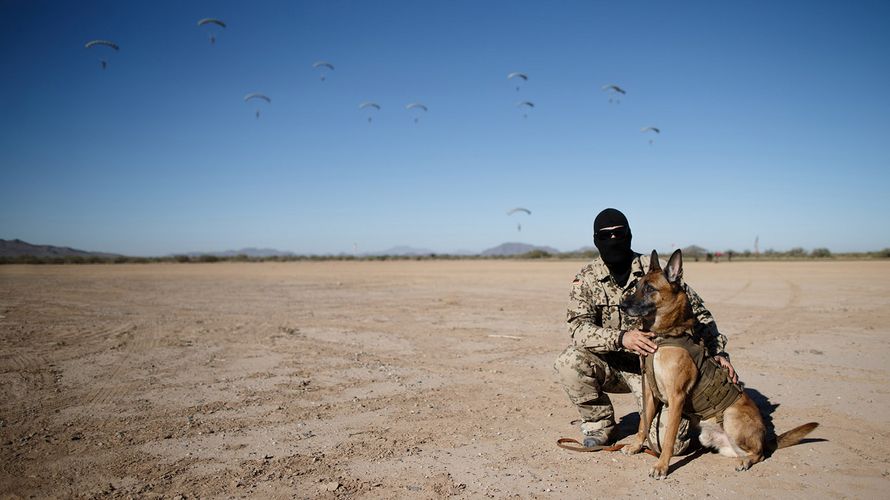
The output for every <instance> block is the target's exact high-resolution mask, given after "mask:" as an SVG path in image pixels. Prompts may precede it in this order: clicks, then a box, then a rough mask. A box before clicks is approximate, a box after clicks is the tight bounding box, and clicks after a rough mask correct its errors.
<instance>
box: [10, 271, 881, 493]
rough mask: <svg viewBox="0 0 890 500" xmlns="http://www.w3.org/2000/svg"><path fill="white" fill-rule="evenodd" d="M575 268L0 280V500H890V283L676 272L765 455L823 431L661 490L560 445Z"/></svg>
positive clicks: (846, 277)
mask: <svg viewBox="0 0 890 500" xmlns="http://www.w3.org/2000/svg"><path fill="white" fill-rule="evenodd" d="M582 265H583V262H580V261H544V262H541V261H395V262H393V261H390V262H315V263H313V262H299V263H262V264H260V263H237V264H235V263H217V264H148V265H79V266H49V265H47V266H0V390H2V394H0V398H2V399H0V401H2V402H0V464H2V468H0V497H4V498H6V497H12V498H16V497H23V498H28V497H31V496H35V497H40V498H44V497H60V498H70V497H100V498H104V497H110V498H127V497H136V498H160V497H165V498H199V497H211V498H241V497H253V498H294V497H296V498H349V497H352V498H444V497H450V496H455V497H461V498H480V497H493V498H505V497H520V498H612V497H630V496H634V497H665V498H675V497H681V496H682V497H697V498H702V497H713V498H730V497H733V498H735V497H749V498H756V497H761V496H767V497H783V498H887V497H888V496H890V463H888V462H890V435H888V434H890V387H888V382H890V361H888V359H890V262H790V263H777V262H756V263H737V262H733V263H725V262H724V263H720V264H712V263H704V262H702V263H694V262H687V264H686V269H685V277H686V280H687V282H689V283H690V284H691V285H692V286H693V288H695V289H696V290H697V291H698V292H699V294H700V295H701V296H702V297H703V298H704V299H705V302H706V305H707V306H708V307H709V308H710V309H711V311H712V312H713V313H714V315H715V317H716V318H717V322H718V325H719V327H720V329H721V331H723V332H724V333H725V334H726V335H727V337H729V341H730V343H729V346H728V351H729V352H730V353H731V354H732V355H733V362H734V364H735V366H736V368H737V370H738V371H739V373H740V375H741V377H742V379H743V380H744V382H745V383H746V384H747V387H748V388H749V390H751V391H753V392H752V393H753V394H755V395H756V396H757V397H759V398H760V400H761V401H763V402H764V403H769V404H771V405H778V406H775V407H774V408H773V409H772V411H771V413H770V415H769V417H770V419H771V421H772V424H773V425H774V426H775V428H776V430H777V431H778V432H781V431H783V430H787V429H789V428H791V427H793V426H796V425H798V424H802V423H804V422H807V421H811V420H815V421H818V422H820V423H821V426H820V427H819V428H818V429H817V430H816V431H815V432H814V433H813V434H812V435H811V436H810V438H811V440H810V441H808V442H806V443H804V444H801V445H798V446H794V447H792V448H788V449H784V450H780V451H779V452H777V453H776V454H775V455H773V456H772V457H770V458H769V459H767V460H766V461H765V462H763V463H760V464H757V465H755V466H754V467H753V468H752V469H751V470H749V471H747V472H742V473H739V472H735V470H734V463H733V462H732V461H731V460H730V459H727V458H724V457H720V456H718V455H714V454H710V453H694V454H691V455H687V456H685V457H676V458H674V460H673V462H672V464H673V465H672V467H671V474H670V476H669V477H668V478H667V479H666V480H664V481H656V480H653V479H650V478H649V477H648V476H647V472H648V469H649V467H650V466H651V465H652V463H653V462H654V459H653V458H652V457H650V456H648V455H645V454H641V455H636V456H624V455H622V454H621V453H607V452H602V453H573V452H569V451H565V450H562V449H560V448H557V447H556V445H555V442H556V440H557V439H558V438H561V437H578V431H577V428H576V426H575V425H573V424H572V421H573V420H574V419H576V418H577V413H576V411H575V410H574V408H573V407H572V406H571V405H570V403H569V401H568V399H567V398H566V396H565V394H564V393H563V392H562V390H561V389H560V387H559V386H558V385H556V383H555V381H554V376H553V369H552V363H553V360H554V358H555V357H556V356H557V354H559V352H561V351H562V350H563V349H564V348H565V346H566V345H568V343H569V341H570V339H569V335H568V332H567V329H566V327H565V306H566V301H567V298H568V293H569V288H570V283H571V281H572V279H573V278H574V275H575V273H576V272H577V271H578V270H579V269H580V268H581V267H582ZM613 400H614V402H615V406H616V410H617V415H619V416H622V417H623V420H622V426H621V431H622V432H621V435H622V436H625V437H624V438H623V439H625V440H626V439H627V438H626V436H627V435H628V434H629V433H630V432H632V430H633V427H634V426H635V425H636V422H637V421H638V416H637V414H636V413H635V412H636V409H635V408H634V407H633V404H634V403H633V401H632V400H631V397H630V396H627V395H619V396H616V397H614V399H613Z"/></svg>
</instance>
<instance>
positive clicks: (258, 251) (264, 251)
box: [171, 247, 296, 258]
mask: <svg viewBox="0 0 890 500" xmlns="http://www.w3.org/2000/svg"><path fill="white" fill-rule="evenodd" d="M172 255H174V254H171V256H172ZM175 255H188V256H189V257H200V256H202V255H213V256H215V257H235V256H237V255H246V256H248V257H255V258H262V257H291V256H294V255H296V254H295V253H293V252H283V251H281V250H275V249H274V248H254V247H248V248H242V249H241V250H225V251H222V252H187V253H184V254H175Z"/></svg>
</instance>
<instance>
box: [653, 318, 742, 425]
mask: <svg viewBox="0 0 890 500" xmlns="http://www.w3.org/2000/svg"><path fill="white" fill-rule="evenodd" d="M653 340H655V343H656V344H658V346H659V347H662V346H671V347H682V348H683V349H686V351H687V352H688V353H689V355H690V356H692V361H693V362H694V363H695V366H696V368H698V380H697V381H696V382H695V385H694V386H693V387H692V391H691V392H690V394H689V397H687V398H686V404H685V406H684V408H683V413H684V414H686V415H696V416H698V417H699V418H700V419H701V420H707V419H709V418H712V417H717V422H722V421H723V411H724V410H726V409H727V408H729V407H730V405H732V404H733V403H735V402H736V400H737V399H738V398H739V396H741V395H742V390H743V389H742V387H741V386H740V385H738V384H733V383H732V381H731V380H729V370H727V369H726V368H723V367H722V366H720V364H719V363H718V362H717V361H715V360H714V359H713V358H705V350H704V346H702V344H701V343H699V342H696V341H695V340H694V339H693V338H692V336H691V335H683V336H680V337H656V338H655V339H653ZM654 358H655V355H649V356H646V358H645V365H644V371H645V377H646V384H648V385H649V387H650V388H651V390H652V394H654V395H655V398H656V399H658V400H659V401H661V402H662V403H667V400H666V399H665V398H664V396H663V395H662V394H661V393H660V392H659V391H658V384H656V383H655V369H654V364H653V363H654V362H655V361H654Z"/></svg>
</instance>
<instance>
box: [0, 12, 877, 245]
mask: <svg viewBox="0 0 890 500" xmlns="http://www.w3.org/2000/svg"><path fill="white" fill-rule="evenodd" d="M203 17H217V18H220V19H222V20H224V21H225V22H226V23H227V25H228V27H227V28H226V29H224V30H218V33H217V35H216V36H217V41H216V43H215V44H213V45H211V44H210V42H209V39H208V33H207V32H206V30H202V29H200V28H198V27H197V26H196V22H197V20H198V19H200V18H203ZM96 38H100V39H109V40H113V41H115V42H116V43H118V44H119V46H120V51H119V52H113V51H111V50H107V51H104V52H105V54H102V53H101V52H103V49H104V47H99V48H92V49H85V48H84V43H85V42H87V41H88V40H92V39H96ZM106 55H107V60H108V68H107V69H106V70H104V71H103V70H102V68H101V66H100V63H99V59H100V57H102V56H106ZM317 60H327V61H330V62H331V63H333V64H334V66H335V70H334V71H332V72H330V73H329V74H328V75H327V78H326V79H325V80H324V81H322V80H321V79H320V73H319V71H318V70H316V69H314V68H313V67H312V63H313V62H315V61H317ZM512 71H522V72H524V73H526V74H528V76H529V80H528V81H527V82H524V83H523V84H522V85H521V88H520V90H519V91H517V90H516V89H515V84H514V83H515V82H514V81H513V80H508V79H507V77H506V76H507V74H508V73H510V72H512ZM611 83H614V84H618V85H620V86H621V87H622V88H624V89H626V91H627V94H626V95H625V96H622V99H621V102H620V104H618V103H610V102H609V96H608V95H607V94H606V93H605V92H603V91H602V90H601V87H602V86H603V85H606V84H611ZM0 85H2V90H3V91H2V94H0V173H2V182H0V238H6V239H10V238H20V239H23V240H25V241H29V242H32V243H41V244H53V245H66V246H73V247H77V248H83V249H89V250H101V251H109V252H118V253H124V254H130V255H164V254H170V253H176V252H185V251H215V250H225V249H237V248H242V247H248V246H254V247H272V248H276V249H280V250H290V251H294V252H297V253H340V252H347V253H349V252H352V251H353V248H354V245H356V246H357V248H358V250H359V252H370V251H379V250H384V249H387V248H390V247H392V246H396V245H411V246H414V247H422V248H429V249H432V250H435V251H437V252H451V251H456V250H471V251H480V250H483V249H485V248H488V247H492V246H495V245H497V244H500V243H503V242H506V241H520V242H525V243H530V244H540V245H550V246H553V247H556V248H557V249H560V250H564V251H568V250H574V249H577V248H579V247H582V246H587V245H591V243H592V242H591V235H590V234H591V224H592V221H593V218H594V217H595V215H596V214H597V213H598V212H599V210H601V209H602V208H605V207H610V206H611V207H616V208H619V209H621V210H622V211H624V212H625V213H626V214H627V215H628V217H629V219H630V223H631V226H632V228H633V231H634V247H635V249H637V250H638V251H643V252H646V251H648V250H650V249H652V248H657V249H660V250H666V249H670V248H671V247H672V246H677V247H682V246H686V245H690V244H697V245H700V246H703V247H706V248H709V249H714V250H719V249H724V250H725V249H730V248H732V249H735V250H737V251H740V250H744V249H753V243H754V239H755V237H758V236H759V241H760V249H761V250H765V249H768V248H773V249H776V250H787V249H789V248H791V247H795V246H801V247H804V248H807V249H812V248H816V247H827V248H829V249H831V250H832V251H835V252H843V251H866V250H878V249H881V248H886V247H890V196H888V194H890V152H888V151H890V149H888V144H890V141H888V137H890V120H888V117H890V92H888V91H887V89H890V4H888V3H886V2H879V1H875V2H819V1H796V2H791V1H788V2H766V1H763V2H714V1H701V2H639V1H627V2H593V1H584V2H582V1H578V2H572V1H554V2H543V1H542V2H518V1H510V2H508V1H500V2H499V1H486V2H479V1H443V0H439V1H404V2H399V1H385V2H384V1H381V2H370V1H351V2H347V1H336V0H333V1H320V0H316V1H302V2H297V1H294V2H249V3H248V2H163V1H159V2H90V1H84V2H46V1H39V0H38V1H33V0H3V1H0ZM250 92H262V93H264V94H266V95H268V96H269V97H270V98H271V99H272V102H271V104H266V103H263V102H260V103H259V104H257V101H252V102H251V103H245V102H244V101H243V97H244V95H245V94H247V93H250ZM521 100H529V101H532V102H534V103H535V108H534V109H532V110H529V112H528V113H527V114H528V117H527V118H524V117H523V111H522V110H521V109H519V108H517V107H516V105H515V104H516V102H518V101H521ZM363 101H375V102H377V103H379V104H380V105H381V107H382V109H381V110H379V112H373V113H370V112H366V110H360V109H359V108H358V105H359V103H361V102H363ZM414 101H419V102H422V103H424V104H425V105H427V106H428V107H429V112H428V113H419V114H421V115H422V116H420V118H419V121H418V123H414V115H412V114H411V113H410V112H409V111H407V110H405V109H404V106H405V105H406V104H408V103H410V102H414ZM258 108H261V113H262V114H261V117H260V118H259V119H256V118H255V116H254V113H255V111H256V109H258ZM372 114H373V116H372V121H371V122H370V123H369V122H368V120H367V118H368V117H369V115H372ZM646 126H657V127H659V128H660V129H661V131H662V133H661V134H659V135H657V136H655V137H654V142H653V144H649V143H648V139H649V137H650V136H652V135H653V134H651V133H648V134H644V133H642V132H641V131H640V129H641V128H642V127H646ZM517 206H522V207H526V208H528V209H529V210H531V211H532V214H531V215H530V216H526V215H525V214H514V215H512V216H508V215H507V214H506V212H507V210H509V209H510V208H513V207H517ZM517 223H521V224H522V231H521V232H520V231H517Z"/></svg>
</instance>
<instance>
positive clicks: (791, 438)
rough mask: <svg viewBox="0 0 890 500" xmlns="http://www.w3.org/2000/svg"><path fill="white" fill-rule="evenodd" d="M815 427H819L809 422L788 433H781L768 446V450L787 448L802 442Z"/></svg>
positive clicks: (815, 423) (816, 423) (817, 424)
mask: <svg viewBox="0 0 890 500" xmlns="http://www.w3.org/2000/svg"><path fill="white" fill-rule="evenodd" d="M816 427H819V423H818V422H809V423H806V424H803V425H798V426H797V427H795V428H793V429H791V430H790V431H788V432H783V433H782V434H780V435H779V436H777V437H776V440H775V441H773V442H771V443H770V444H769V448H772V450H771V451H775V450H779V449H782V448H787V447H789V446H794V445H796V444H797V443H799V442H801V440H803V438H805V437H806V436H807V434H809V433H811V432H813V429H815V428H816Z"/></svg>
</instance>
